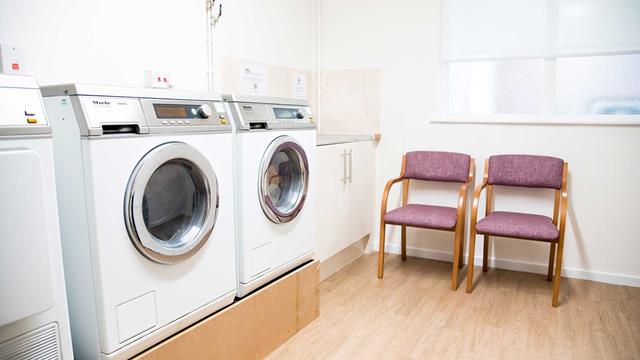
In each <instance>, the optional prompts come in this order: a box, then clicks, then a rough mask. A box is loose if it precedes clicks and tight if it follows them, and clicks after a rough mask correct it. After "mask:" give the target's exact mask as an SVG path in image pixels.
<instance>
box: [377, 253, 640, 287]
mask: <svg viewBox="0 0 640 360" xmlns="http://www.w3.org/2000/svg"><path fill="white" fill-rule="evenodd" d="M378 246H379V243H377V242H376V243H373V244H372V248H373V249H378ZM374 251H375V250H374ZM385 251H386V252H388V253H391V254H400V253H401V251H400V245H399V244H385ZM407 255H409V256H415V257H419V258H425V259H433V260H439V261H451V258H452V256H453V254H452V253H450V252H445V251H433V250H427V249H420V248H413V247H407ZM467 261H468V256H467V255H465V263H466V262H467ZM474 262H475V264H476V266H477V264H480V265H482V256H476V257H475V261H474ZM489 267H492V268H497V269H505V270H512V271H522V272H529V273H534V274H546V273H547V264H538V263H530V262H524V261H515V260H507V259H496V258H489ZM562 276H564V277H568V278H573V279H582V280H591V281H597V282H602V283H607V284H615V285H625V286H634V287H640V277H639V276H630V275H622V274H613V273H607V272H601V271H591V270H584V269H575V268H567V267H563V268H562Z"/></svg>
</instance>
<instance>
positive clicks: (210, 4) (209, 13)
mask: <svg viewBox="0 0 640 360" xmlns="http://www.w3.org/2000/svg"><path fill="white" fill-rule="evenodd" d="M205 7H206V12H207V19H206V20H207V40H206V41H207V91H208V92H213V38H212V37H213V31H212V25H211V18H212V15H213V9H212V7H213V1H211V0H205Z"/></svg>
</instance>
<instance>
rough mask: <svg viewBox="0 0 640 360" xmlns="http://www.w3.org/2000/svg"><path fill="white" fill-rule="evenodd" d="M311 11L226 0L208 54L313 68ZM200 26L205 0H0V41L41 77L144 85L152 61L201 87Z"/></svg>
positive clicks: (187, 85) (295, 0)
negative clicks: (211, 51) (14, 48)
mask: <svg viewBox="0 0 640 360" xmlns="http://www.w3.org/2000/svg"><path fill="white" fill-rule="evenodd" d="M315 12H316V1H315V0H304V1H300V0H268V1H264V0H232V1H225V2H224V5H223V16H222V18H221V21H220V23H219V26H218V27H217V29H216V31H215V36H214V42H215V44H214V46H215V55H216V57H217V58H219V57H223V56H224V57H234V58H241V59H245V60H248V61H254V62H261V63H267V64H272V65H278V66H288V67H294V68H301V69H306V70H311V69H315V61H316V53H315V43H314V41H315V27H316V23H315ZM206 26H207V20H206V12H205V0H183V1H157V0H156V1H153V0H138V1H125V0H93V1H87V0H57V1H46V0H0V43H6V44H10V45H16V46H22V47H24V48H25V55H26V56H25V65H26V68H27V70H28V72H29V73H31V74H33V75H35V76H36V77H37V78H38V81H39V82H40V84H52V83H62V82H90V83H99V84H111V85H126V86H143V85H144V71H145V70H151V69H154V70H161V71H165V72H170V73H172V74H173V82H174V85H175V87H176V88H180V89H190V90H207V75H206V71H207V58H206ZM216 63H217V64H218V65H219V61H216ZM216 71H218V72H219V71H223V69H222V68H221V67H220V66H218V67H217V68H216ZM217 75H219V74H217ZM238 76H239V74H238ZM216 90H218V91H220V90H223V89H220V88H219V86H218V88H217V89H216Z"/></svg>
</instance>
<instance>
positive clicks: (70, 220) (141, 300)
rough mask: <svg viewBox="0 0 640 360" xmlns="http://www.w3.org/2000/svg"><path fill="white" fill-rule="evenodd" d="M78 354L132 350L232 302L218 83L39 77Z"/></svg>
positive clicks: (225, 142)
mask: <svg viewBox="0 0 640 360" xmlns="http://www.w3.org/2000/svg"><path fill="white" fill-rule="evenodd" d="M42 93H43V95H44V96H45V105H46V108H47V112H48V114H49V118H50V119H51V123H52V125H53V139H54V147H55V160H56V166H57V170H56V179H57V184H58V197H59V207H60V224H61V231H62V239H63V244H62V245H63V253H64V262H65V270H66V274H67V286H68V294H69V304H70V319H71V330H72V336H73V344H74V353H75V354H76V356H77V357H78V358H80V359H96V358H103V359H124V358H130V357H132V356H134V355H136V354H138V353H139V352H141V351H143V350H145V349H147V348H148V347H150V346H152V345H154V344H156V343H157V342H159V341H160V340H163V339H164V338H166V337H168V336H170V335H172V334H174V333H176V332H178V331H179V330H181V329H183V328H185V327H187V326H189V325H191V324H193V323H194V322H196V321H198V320H200V319H202V318H204V317H206V316H207V315H209V314H211V313H213V312H215V311H217V310H219V309H221V308H222V307H224V306H226V305H228V304H230V303H231V302H233V299H234V298H235V295H236V259H235V240H234V228H235V226H234V202H233V192H234V183H233V164H232V149H233V148H232V136H233V135H232V128H231V124H230V120H229V117H228V115H227V113H226V111H225V106H224V104H223V102H222V99H221V98H220V97H219V96H217V95H214V94H210V93H200V92H186V91H169V90H159V89H137V88H124V87H108V86H95V85H84V84H69V85H59V86H47V87H43V88H42Z"/></svg>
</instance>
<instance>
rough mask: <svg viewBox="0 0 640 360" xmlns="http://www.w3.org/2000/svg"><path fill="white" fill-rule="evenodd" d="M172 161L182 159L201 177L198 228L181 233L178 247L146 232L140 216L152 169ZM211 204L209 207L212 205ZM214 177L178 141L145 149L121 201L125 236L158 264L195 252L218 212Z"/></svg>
mask: <svg viewBox="0 0 640 360" xmlns="http://www.w3.org/2000/svg"><path fill="white" fill-rule="evenodd" d="M172 160H182V161H185V162H188V163H190V164H192V165H193V167H194V168H195V169H197V170H198V171H199V172H200V176H201V177H202V179H203V182H204V184H203V187H204V191H203V194H202V196H203V197H204V201H205V206H204V209H205V213H204V214H200V215H198V218H199V219H200V221H199V223H200V224H201V225H200V227H199V229H196V230H194V228H193V227H192V229H191V230H189V231H188V232H187V234H188V235H190V236H189V237H187V236H182V237H181V238H182V239H181V240H180V241H179V242H178V246H165V245H163V244H162V240H160V239H158V238H156V237H155V236H154V235H153V234H151V233H150V232H149V230H148V229H147V226H146V224H145V221H144V218H143V211H142V201H143V197H144V192H145V189H146V186H147V183H148V182H149V180H150V178H151V176H152V175H153V174H154V172H155V171H156V170H157V169H158V168H159V167H161V166H162V165H164V164H165V163H167V162H169V161H172ZM212 205H213V206H212ZM218 206H219V194H218V179H217V177H216V173H215V171H214V170H213V167H212V166H211V164H210V163H209V161H208V160H207V158H206V157H205V156H204V155H202V153H200V152H199V151H197V150H196V149H195V148H193V147H191V146H189V145H187V144H185V143H182V142H168V143H164V144H162V145H159V146H157V147H155V148H153V149H152V150H151V151H149V152H148V153H147V154H145V156H143V157H142V159H141V160H140V161H139V162H138V164H137V165H136V167H135V168H134V170H133V172H132V174H131V176H130V177H129V182H128V184H127V189H126V192H125V200H124V218H125V225H126V228H127V232H128V233H129V238H130V239H131V242H132V243H133V245H135V247H136V248H137V249H138V250H139V251H140V252H141V253H142V254H143V255H144V256H145V257H147V258H149V259H150V260H153V261H156V262H158V263H162V264H173V263H175V262H177V261H180V260H183V259H185V258H188V257H190V256H192V255H193V254H195V253H196V252H197V251H198V250H199V249H200V248H201V247H202V246H203V245H204V244H205V243H206V242H207V240H208V239H209V235H210V234H211V232H212V231H213V228H214V226H215V222H216V218H217V215H218Z"/></svg>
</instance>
